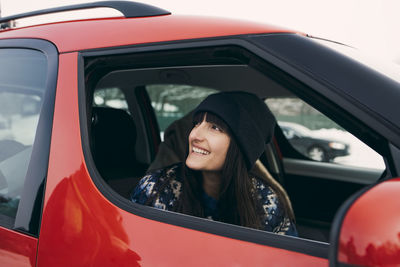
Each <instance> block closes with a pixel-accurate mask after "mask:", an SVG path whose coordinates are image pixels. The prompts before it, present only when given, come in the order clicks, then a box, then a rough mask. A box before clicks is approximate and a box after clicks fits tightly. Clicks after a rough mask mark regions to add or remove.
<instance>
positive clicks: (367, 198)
mask: <svg viewBox="0 0 400 267" xmlns="http://www.w3.org/2000/svg"><path fill="white" fill-rule="evenodd" d="M399 192H400V178H396V179H391V180H387V181H384V182H381V183H379V184H377V185H375V186H373V187H369V188H367V189H365V190H363V191H362V192H359V193H358V194H357V195H355V196H354V197H353V198H352V199H349V200H348V201H347V202H346V203H345V204H344V205H343V206H342V208H341V209H340V210H339V212H338V213H337V215H336V218H335V221H334V224H333V227H332V231H331V248H330V256H329V257H330V260H329V261H330V266H349V265H351V266H353V265H357V266H360V265H361V266H398V265H400V223H399V222H400V197H399Z"/></svg>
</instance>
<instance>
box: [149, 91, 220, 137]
mask: <svg viewBox="0 0 400 267" xmlns="http://www.w3.org/2000/svg"><path fill="white" fill-rule="evenodd" d="M146 90H147V93H148V94H149V97H150V100H151V105H152V106H153V108H154V111H155V114H156V117H157V120H158V124H159V126H160V131H161V137H162V136H163V135H162V133H163V132H164V131H165V129H166V128H167V127H168V125H170V124H171V123H172V122H173V121H175V120H177V119H180V118H182V117H183V116H184V115H186V114H187V113H189V112H190V111H192V110H193V109H194V108H195V107H196V106H197V105H198V104H200V102H201V101H203V99H205V98H206V97H207V96H208V95H210V94H213V93H216V92H217V90H215V89H211V88H205V87H199V86H192V85H176V84H154V85H147V86H146Z"/></svg>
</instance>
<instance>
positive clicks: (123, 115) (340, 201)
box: [0, 1, 400, 266]
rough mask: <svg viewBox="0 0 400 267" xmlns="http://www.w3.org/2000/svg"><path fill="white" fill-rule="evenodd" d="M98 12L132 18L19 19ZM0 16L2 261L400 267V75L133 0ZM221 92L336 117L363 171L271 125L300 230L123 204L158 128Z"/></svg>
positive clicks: (319, 43)
mask: <svg viewBox="0 0 400 267" xmlns="http://www.w3.org/2000/svg"><path fill="white" fill-rule="evenodd" d="M104 6H106V7H110V8H114V9H117V10H119V11H120V12H121V13H122V14H123V16H121V17H115V18H99V19H83V20H75V21H64V22H57V23H48V24H43V25H32V26H27V27H20V28H18V19H21V18H24V17H30V16H36V15H40V14H47V13H54V12H62V11H74V10H78V9H91V8H96V7H104ZM14 21H17V23H16V26H13V25H14V23H13V22H14ZM0 22H1V23H2V28H3V29H2V30H1V32H0V55H1V57H0V59H1V61H0V62H1V64H0V68H1V71H0V116H1V121H2V122H3V124H4V127H2V129H0V238H1V242H0V263H1V265H2V266H142V265H143V266H159V265H162V266H166V265H169V266H210V265H215V266H234V265H236V266H271V265H273V266H327V265H330V266H344V265H345V264H350V265H351V264H355V265H380V266H394V265H399V264H400V226H399V223H398V221H399V218H397V217H396V216H397V215H398V214H400V213H399V210H400V200H399V197H398V194H399V192H400V180H399V178H396V177H398V176H399V172H400V149H399V148H400V119H399V116H398V114H399V108H398V106H399V104H398V103H399V102H400V84H399V80H400V79H398V78H396V77H394V76H393V75H391V74H389V73H388V72H387V71H380V70H378V69H374V68H373V67H371V66H370V65H366V64H365V63H361V61H359V60H358V59H356V57H354V56H350V55H349V53H347V52H346V51H345V52H343V51H342V50H349V51H350V54H351V53H353V52H357V51H352V50H353V49H351V48H349V47H346V46H344V45H341V44H337V43H334V42H329V41H326V40H321V39H318V38H313V37H310V36H307V35H305V34H301V33H296V32H292V31H289V30H285V29H281V28H277V27H272V26H268V25H261V24H254V23H248V22H243V21H234V20H226V19H216V18H207V17H204V18H201V17H192V16H176V15H171V14H170V13H169V12H168V11H165V10H162V9H160V8H156V7H153V6H148V5H144V4H139V3H134V2H126V1H106V2H99V3H92V4H81V5H73V6H68V7H62V8H54V9H48V10H43V11H37V12H31V13H26V14H21V15H16V16H12V17H6V18H1V20H0ZM339 50H340V51H339ZM386 70H387V69H386ZM394 73H395V74H396V72H394ZM227 90H230V91H232V90H233V91H235V90H237V91H248V92H252V93H255V94H257V95H258V96H259V97H260V98H262V99H265V100H266V103H267V104H268V105H269V106H270V108H271V110H272V111H273V112H275V114H276V116H277V117H285V119H286V118H287V117H288V116H292V117H293V116H294V117H296V121H299V117H300V116H302V115H305V114H306V115H307V120H306V121H307V123H309V122H310V120H314V119H315V120H316V121H315V123H320V124H321V123H324V125H325V126H324V127H325V128H326V127H327V126H326V125H328V124H329V125H338V126H329V127H332V128H330V129H331V132H333V131H334V133H335V134H336V136H337V137H341V136H343V138H345V136H347V135H346V134H347V133H351V134H352V136H354V137H355V138H357V140H358V141H359V142H362V143H364V144H365V146H366V147H368V149H369V150H368V151H369V152H368V153H371V154H368V153H366V152H365V153H364V150H359V151H361V152H359V154H353V155H354V157H353V159H355V160H357V159H358V160H360V159H363V160H365V162H366V164H365V166H354V165H351V164H347V163H346V162H347V161H346V162H344V163H343V164H342V163H334V162H328V163H327V162H317V161H313V160H311V159H309V158H308V157H305V156H304V155H302V154H301V153H300V152H299V151H296V149H295V148H294V147H293V146H291V144H290V143H289V142H288V140H287V139H286V138H285V136H284V135H283V133H282V130H281V129H280V128H277V129H276V133H275V137H274V142H273V144H272V145H270V146H269V147H267V148H266V150H265V153H264V154H263V156H262V157H261V158H260V161H261V162H262V163H263V164H264V165H265V166H266V167H267V169H268V170H269V171H270V173H271V174H272V175H273V176H274V177H275V178H276V179H277V180H278V181H279V182H280V183H281V184H282V186H283V187H284V188H285V189H286V191H287V193H288V195H289V197H290V199H291V202H292V204H293V208H294V212H295V215H296V223H297V228H298V232H299V237H289V236H281V235H277V234H274V233H269V232H263V231H260V230H254V229H249V228H245V227H241V226H236V225H230V224H226V223H222V222H217V221H210V220H207V219H203V218H197V217H192V216H187V215H183V214H179V213H174V212H167V211H162V210H158V209H154V208H151V207H147V206H142V205H139V204H135V203H132V202H131V201H130V197H129V196H130V193H131V192H132V189H133V188H134V187H135V185H136V184H137V182H138V180H139V179H140V177H142V176H143V175H144V173H145V172H146V169H147V168H148V167H149V165H150V164H151V163H152V161H153V160H154V159H155V156H156V154H157V151H158V146H159V144H160V142H161V141H162V140H161V137H162V134H161V135H160V133H163V131H164V128H165V127H166V126H167V125H169V123H170V122H172V121H173V120H175V119H179V118H181V117H183V116H184V115H185V114H187V113H188V112H190V110H191V109H192V108H194V107H195V106H196V105H197V104H198V103H199V102H200V101H201V100H202V99H204V98H205V97H206V96H207V95H209V94H211V93H214V92H218V91H227ZM304 105H307V109H304V108H297V107H300V106H304ZM283 107H285V108H283ZM309 108H312V109H313V110H316V111H318V112H319V113H318V116H317V115H315V116H314V115H313V114H314V113H313V112H314V111H313V112H311V113H310V112H309ZM304 110H307V112H303V111H304ZM315 114H316V113H315ZM321 116H322V117H321ZM294 117H293V118H294ZM288 121H295V120H288ZM328 121H329V123H328ZM331 122H332V123H331ZM320 128H321V129H322V128H323V127H322V126H321V127H320ZM325 128H323V129H325ZM338 133H340V134H338ZM371 151H372V152H371ZM366 155H372V156H366ZM348 162H350V161H348ZM350 163H351V162H350ZM346 266H347V265H346Z"/></svg>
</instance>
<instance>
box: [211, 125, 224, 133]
mask: <svg viewBox="0 0 400 267" xmlns="http://www.w3.org/2000/svg"><path fill="white" fill-rule="evenodd" d="M211 129H213V130H216V131H219V132H222V129H221V128H219V127H218V126H217V125H215V124H213V125H212V126H211Z"/></svg>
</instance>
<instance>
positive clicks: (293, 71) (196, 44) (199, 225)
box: [78, 33, 396, 259]
mask: <svg viewBox="0 0 400 267" xmlns="http://www.w3.org/2000/svg"><path fill="white" fill-rule="evenodd" d="M266 35H284V36H286V37H287V36H290V37H293V36H297V37H298V38H303V37H302V36H299V35H297V34H290V33H289V34H288V33H284V34H282V33H275V34H262V35H243V36H226V37H217V38H214V37H213V38H204V39H191V40H180V41H169V42H160V43H150V44H139V45H132V46H123V47H112V48H104V49H101V48H98V49H91V50H84V51H80V52H79V64H78V79H79V81H78V83H79V85H78V89H79V113H80V118H81V120H80V124H81V132H82V135H81V138H82V146H83V152H84V156H85V161H86V164H87V167H88V170H89V173H90V175H91V177H92V179H93V181H94V183H95V184H96V186H97V187H98V188H99V190H100V191H101V192H102V193H103V194H104V195H105V196H106V197H107V198H108V199H109V200H110V201H111V202H112V203H114V204H115V205H116V206H118V207H120V208H122V209H124V210H126V211H128V212H130V213H133V214H136V215H139V216H142V217H145V218H148V219H152V220H156V221H160V222H165V223H169V224H172V225H178V226H182V227H185V228H189V229H195V230H199V231H203V232H207V233H213V234H217V235H221V236H226V237H229V238H234V239H239V240H243V241H248V242H253V243H258V244H262V245H267V246H272V247H276V248H281V249H285V250H290V251H295V252H300V253H304V254H308V255H311V256H316V257H320V258H326V259H327V258H328V251H329V244H327V243H323V242H318V241H314V240H307V239H301V238H292V237H287V236H279V235H275V234H272V233H267V232H262V231H258V230H254V229H248V228H243V227H240V226H235V225H227V224H224V223H220V222H212V221H208V220H204V219H202V218H195V217H191V216H187V215H184V214H178V213H173V212H165V211H161V210H157V209H154V208H151V207H146V206H142V205H137V204H134V203H131V202H130V201H128V200H127V199H125V198H123V197H121V196H119V195H118V194H116V193H115V192H114V191H113V190H112V189H111V188H110V187H109V186H108V185H107V184H106V183H105V182H104V180H103V179H102V178H101V176H100V174H99V173H98V172H97V170H96V168H95V166H94V161H93V159H92V158H91V153H90V150H89V142H88V127H87V124H86V120H87V118H86V108H87V107H86V104H85V99H86V95H85V83H84V59H85V58H90V57H96V56H111V55H119V54H126V53H142V52H155V51H167V50H174V49H183V48H184V49H187V48H206V47H218V46H232V45H234V46H238V47H241V48H244V49H247V50H248V51H250V52H251V53H253V54H254V55H256V56H259V57H261V58H262V59H264V60H265V61H266V62H268V63H269V64H271V65H272V66H273V67H274V68H276V69H277V70H278V72H282V70H283V71H284V72H285V73H286V75H290V76H292V77H293V78H294V77H295V78H294V79H297V82H299V83H297V82H296V85H299V84H300V83H302V84H303V87H304V86H305V87H309V86H311V88H318V92H317V91H313V92H310V93H305V92H304V90H302V89H299V90H298V91H296V92H294V91H292V92H293V93H294V94H296V95H298V96H299V97H300V98H301V99H302V100H303V101H305V102H307V103H309V104H310V103H312V106H321V105H322V106H323V105H329V107H335V106H337V104H335V103H338V102H339V101H338V100H340V103H341V104H342V105H341V106H342V107H341V108H344V109H343V110H342V111H345V110H347V113H348V114H345V115H343V117H344V118H346V119H348V118H353V116H351V115H349V114H350V112H349V111H351V114H354V115H356V116H358V117H359V118H363V119H366V122H367V123H368V125H367V127H368V128H369V129H370V130H371V129H373V130H371V131H372V133H373V134H372V137H371V138H370V139H369V140H368V139H367V140H363V141H364V142H365V143H367V144H371V143H372V141H373V140H375V142H373V144H371V145H374V146H373V147H374V149H375V150H377V149H378V148H379V147H377V145H376V144H377V143H378V142H376V140H391V139H392V137H393V132H390V130H389V129H388V128H387V125H385V122H383V123H382V122H379V121H378V119H379V118H378V117H377V116H376V114H371V113H370V111H369V110H365V109H364V108H363V107H360V106H359V105H354V102H353V101H352V99H351V98H348V97H347V96H345V95H343V94H336V95H335V94H333V93H332V92H330V91H329V90H328V89H327V88H331V85H330V84H327V83H325V81H323V80H318V79H315V77H314V78H311V77H310V76H309V75H310V74H309V73H304V72H302V71H300V70H299V69H297V68H296V67H295V66H293V65H291V64H290V62H288V61H286V60H285V59H282V58H279V57H278V56H277V55H276V54H274V53H273V52H271V51H268V50H267V49H265V48H263V47H261V46H259V44H257V43H256V42H254V39H253V40H252V38H254V37H257V36H266ZM297 37H294V38H297ZM285 82H287V81H285ZM289 83H290V82H289ZM291 85H293V84H291ZM333 90H334V91H336V88H333ZM322 93H323V95H322ZM311 94H312V96H311ZM313 98H316V99H317V100H318V101H322V103H319V104H318V105H317V104H316V101H317V100H315V99H314V100H312V99H313ZM363 112H366V113H364V114H363ZM344 113H345V112H344ZM325 115H328V114H325ZM328 117H331V116H328ZM82 118H83V119H82ZM340 120H341V121H342V120H344V119H343V118H340ZM335 121H336V120H335ZM352 123H354V124H355V125H357V126H359V125H360V123H361V125H362V126H364V127H365V125H364V123H362V122H360V121H352ZM375 123H378V125H380V126H382V128H384V130H382V131H379V134H377V132H378V130H377V131H376V132H375V131H374V130H376V129H377V128H379V127H378V126H377V124H375ZM371 125H373V126H371ZM346 126H347V125H346ZM381 135H382V136H384V137H385V138H382V136H381ZM386 138H387V139H386ZM395 140H396V138H395ZM388 150H389V147H388V142H387V141H386V142H385V146H384V148H382V146H380V148H379V151H380V153H381V154H384V155H390V153H389V152H388ZM385 159H387V158H385ZM388 165H389V167H390V164H387V166H388ZM392 165H393V164H392ZM393 171H394V173H396V170H395V169H394V170H393ZM332 238H333V236H331V239H332Z"/></svg>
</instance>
